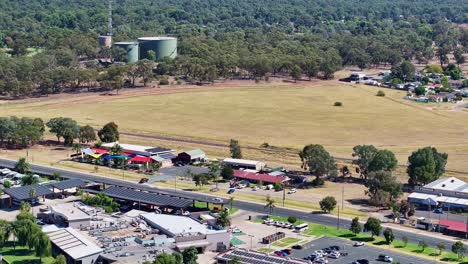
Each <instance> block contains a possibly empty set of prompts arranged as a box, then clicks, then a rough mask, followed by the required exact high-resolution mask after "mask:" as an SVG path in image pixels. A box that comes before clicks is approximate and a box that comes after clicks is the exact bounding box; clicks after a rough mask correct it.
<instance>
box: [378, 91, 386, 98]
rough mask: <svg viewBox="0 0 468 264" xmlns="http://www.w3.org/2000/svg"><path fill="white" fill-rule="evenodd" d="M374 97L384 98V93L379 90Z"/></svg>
mask: <svg viewBox="0 0 468 264" xmlns="http://www.w3.org/2000/svg"><path fill="white" fill-rule="evenodd" d="M376 95H377V96H381V97H384V96H385V93H384V91H382V90H379V91H378V92H377V94H376Z"/></svg>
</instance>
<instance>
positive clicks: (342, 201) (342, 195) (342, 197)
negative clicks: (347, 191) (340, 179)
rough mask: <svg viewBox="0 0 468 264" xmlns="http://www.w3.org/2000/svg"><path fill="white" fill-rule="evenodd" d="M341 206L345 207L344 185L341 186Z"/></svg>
mask: <svg viewBox="0 0 468 264" xmlns="http://www.w3.org/2000/svg"><path fill="white" fill-rule="evenodd" d="M341 208H342V209H343V208H344V186H342V187H341Z"/></svg>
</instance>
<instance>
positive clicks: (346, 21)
mask: <svg viewBox="0 0 468 264" xmlns="http://www.w3.org/2000/svg"><path fill="white" fill-rule="evenodd" d="M22 2H23V1H15V2H14V3H11V4H8V5H6V4H5V3H0V7H1V8H0V10H1V11H0V14H1V15H2V17H3V18H4V19H3V20H2V21H0V38H1V39H3V43H2V44H3V47H4V48H5V49H6V50H7V52H8V54H7V53H3V52H2V53H0V54H2V56H0V80H1V82H0V94H2V95H6V96H11V97H18V96H30V95H33V94H35V95H47V94H50V93H60V92H64V91H68V92H73V91H75V92H76V91H80V90H82V89H86V88H89V89H91V88H99V89H113V90H117V91H118V90H119V89H121V88H122V87H124V86H125V85H127V86H134V85H136V83H135V81H137V80H138V81H139V80H141V81H142V82H143V83H144V84H146V82H148V81H150V80H152V79H160V80H161V82H163V81H164V83H167V79H166V78H165V77H163V76H165V75H174V76H177V77H178V78H181V79H185V80H186V81H189V82H196V83H200V84H203V83H209V82H213V81H214V80H216V79H218V78H221V79H227V78H251V79H252V78H253V79H256V80H260V79H265V78H266V79H268V78H269V76H275V75H279V76H291V78H292V79H294V80H297V79H300V78H302V77H303V76H305V77H307V78H315V77H320V78H325V79H329V78H332V77H333V73H334V72H336V71H337V70H339V69H340V68H341V67H343V66H347V65H354V66H357V67H359V68H362V69H364V68H367V67H370V66H378V65H397V64H399V63H400V62H402V61H403V60H409V61H418V62H421V63H425V62H427V61H429V60H430V59H432V58H434V57H436V58H437V59H439V61H440V63H441V64H442V65H447V64H448V55H449V54H450V53H453V54H454V55H455V56H456V59H457V58H463V51H464V50H467V47H468V30H466V29H464V28H462V27H459V26H458V25H456V23H463V22H466V19H467V15H466V14H467V13H468V12H466V11H467V10H466V7H460V6H459V5H458V3H457V1H456V0H450V1H448V2H447V1H446V2H444V3H439V2H436V1H431V3H430V4H428V3H427V2H426V1H423V0H417V1H413V2H412V3H411V5H408V3H406V1H404V0H398V1H388V0H379V1H370V0H366V1H360V2H359V3H351V2H348V1H343V0H333V1H319V2H317V3H314V4H311V3H310V2H308V1H304V0H295V1H286V2H279V3H277V2H276V1H273V0H269V1H262V2H257V1H251V0H241V1H232V0H229V1H223V2H219V1H211V2H210V3H209V4H206V3H204V2H203V1H186V0H177V1H168V0H164V1H160V2H158V5H157V7H156V6H155V5H153V4H152V3H150V1H149V0H139V1H137V2H128V1H120V2H119V3H118V4H117V5H115V10H114V14H113V17H114V36H115V40H116V41H121V40H127V41H128V40H132V39H136V38H137V37H141V36H145V35H146V36H148V35H172V36H177V37H178V40H179V48H178V53H179V56H178V57H177V58H176V59H175V60H170V59H166V60H163V61H159V62H158V65H157V66H156V65H155V64H154V63H152V62H151V61H145V62H140V63H137V65H133V66H127V65H115V66H113V67H111V68H106V67H103V66H101V65H100V64H97V63H96V60H95V59H101V58H109V57H113V58H114V59H115V60H116V61H123V62H125V60H126V55H125V51H124V50H122V49H119V48H112V49H107V48H100V47H99V46H98V44H97V36H98V35H99V34H103V33H105V26H104V25H106V23H105V20H106V18H105V17H106V13H107V10H106V8H107V7H106V5H105V4H104V3H101V2H94V1H90V0H85V1H63V0H60V1H53V2H47V3H46V2H38V3H34V4H23V3H22ZM71 6H72V7H73V8H70V7H71ZM442 7H443V8H442ZM389 10H391V11H389ZM409 10H411V12H410V11H409ZM18 12H20V13H21V14H18ZM338 14H341V15H338ZM428 14H432V15H430V16H429V15H428ZM450 20H451V21H453V22H455V23H453V22H451V21H450ZM21 21H23V22H21ZM26 21H27V22H26ZM4 23H6V24H5V26H4V27H2V24H4ZM24 25H28V26H27V28H28V30H25V26H24ZM433 43H434V44H435V45H434V46H433ZM28 47H29V48H31V47H34V48H36V49H37V51H38V52H35V53H31V52H30V50H28ZM7 55H11V57H9V56H7ZM457 60H458V59H457ZM104 65H107V64H104Z"/></svg>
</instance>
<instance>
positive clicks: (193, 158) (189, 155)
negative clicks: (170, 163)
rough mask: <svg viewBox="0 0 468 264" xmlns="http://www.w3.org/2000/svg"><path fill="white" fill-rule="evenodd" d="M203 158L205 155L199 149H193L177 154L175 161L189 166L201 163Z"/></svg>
mask: <svg viewBox="0 0 468 264" xmlns="http://www.w3.org/2000/svg"><path fill="white" fill-rule="evenodd" d="M205 157H206V154H205V152H203V151H202V150H201V149H194V150H190V151H185V152H182V153H179V155H177V160H178V161H179V162H182V163H184V164H190V163H193V162H197V161H203V160H204V159H205Z"/></svg>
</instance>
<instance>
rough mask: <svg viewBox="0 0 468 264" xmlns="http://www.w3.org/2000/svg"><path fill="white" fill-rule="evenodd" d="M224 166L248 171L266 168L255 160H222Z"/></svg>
mask: <svg viewBox="0 0 468 264" xmlns="http://www.w3.org/2000/svg"><path fill="white" fill-rule="evenodd" d="M223 164H224V165H228V166H231V167H232V168H233V169H249V170H256V171H261V170H263V169H264V168H265V167H266V164H265V163H264V162H261V161H256V160H245V159H231V158H228V159H224V160H223Z"/></svg>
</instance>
